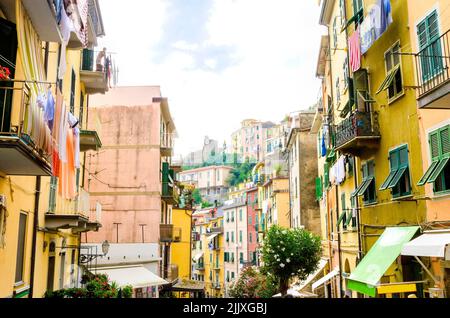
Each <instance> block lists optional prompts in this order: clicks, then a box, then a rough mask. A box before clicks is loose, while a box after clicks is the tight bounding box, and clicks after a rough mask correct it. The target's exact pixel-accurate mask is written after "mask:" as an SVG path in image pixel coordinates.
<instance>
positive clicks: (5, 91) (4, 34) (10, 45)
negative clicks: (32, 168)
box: [0, 18, 17, 133]
mask: <svg viewBox="0 0 450 318" xmlns="http://www.w3.org/2000/svg"><path fill="white" fill-rule="evenodd" d="M0 43H1V45H0V66H1V67H7V68H8V69H9V72H10V75H9V77H10V78H14V73H15V63H16V54H17V32H16V25H15V24H14V23H12V22H10V21H7V20H5V19H2V18H0ZM0 87H2V89H0V133H4V132H9V131H10V128H11V127H10V125H11V122H10V121H11V105H12V90H10V89H9V88H12V87H13V83H7V82H2V83H1V85H0Z"/></svg>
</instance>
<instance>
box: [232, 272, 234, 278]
mask: <svg viewBox="0 0 450 318" xmlns="http://www.w3.org/2000/svg"><path fill="white" fill-rule="evenodd" d="M231 279H232V280H233V279H234V272H231Z"/></svg>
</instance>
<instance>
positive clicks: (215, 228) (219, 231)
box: [208, 226, 223, 234]
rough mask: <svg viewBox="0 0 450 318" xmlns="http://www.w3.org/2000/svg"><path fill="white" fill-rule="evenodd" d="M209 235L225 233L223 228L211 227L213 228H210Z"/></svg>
mask: <svg viewBox="0 0 450 318" xmlns="http://www.w3.org/2000/svg"><path fill="white" fill-rule="evenodd" d="M208 233H211V234H214V233H223V226H217V227H211V228H209V232H208Z"/></svg>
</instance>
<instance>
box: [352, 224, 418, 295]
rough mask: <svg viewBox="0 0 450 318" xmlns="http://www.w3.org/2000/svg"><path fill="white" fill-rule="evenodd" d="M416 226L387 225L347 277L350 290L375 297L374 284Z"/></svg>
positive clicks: (412, 234)
mask: <svg viewBox="0 0 450 318" xmlns="http://www.w3.org/2000/svg"><path fill="white" fill-rule="evenodd" d="M418 229H419V227H418V226H405V227H387V228H386V229H385V230H384V232H383V234H382V235H381V236H380V238H379V239H378V240H377V241H376V242H375V244H374V245H373V246H372V248H371V249H370V250H369V252H368V253H367V254H366V256H365V257H364V258H363V259H362V260H361V262H360V263H359V264H358V266H357V267H356V268H355V270H354V271H353V272H352V273H351V275H350V277H349V278H348V282H347V287H348V288H349V289H351V290H354V291H357V292H359V293H363V294H365V295H368V296H372V297H375V295H376V286H377V285H378V283H379V281H380V278H381V277H383V275H384V273H385V272H386V271H387V269H388V268H389V266H391V265H392V263H393V262H394V261H395V259H396V258H397V257H398V256H399V255H400V252H401V250H402V248H403V245H405V244H406V242H408V241H409V240H410V239H411V238H412V237H413V236H414V234H415V233H416V232H417V230H418Z"/></svg>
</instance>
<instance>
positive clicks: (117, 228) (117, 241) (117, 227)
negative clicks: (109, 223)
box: [113, 222, 122, 243]
mask: <svg viewBox="0 0 450 318" xmlns="http://www.w3.org/2000/svg"><path fill="white" fill-rule="evenodd" d="M113 224H114V225H115V226H116V243H119V225H120V224H122V223H116V222H114V223H113Z"/></svg>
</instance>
